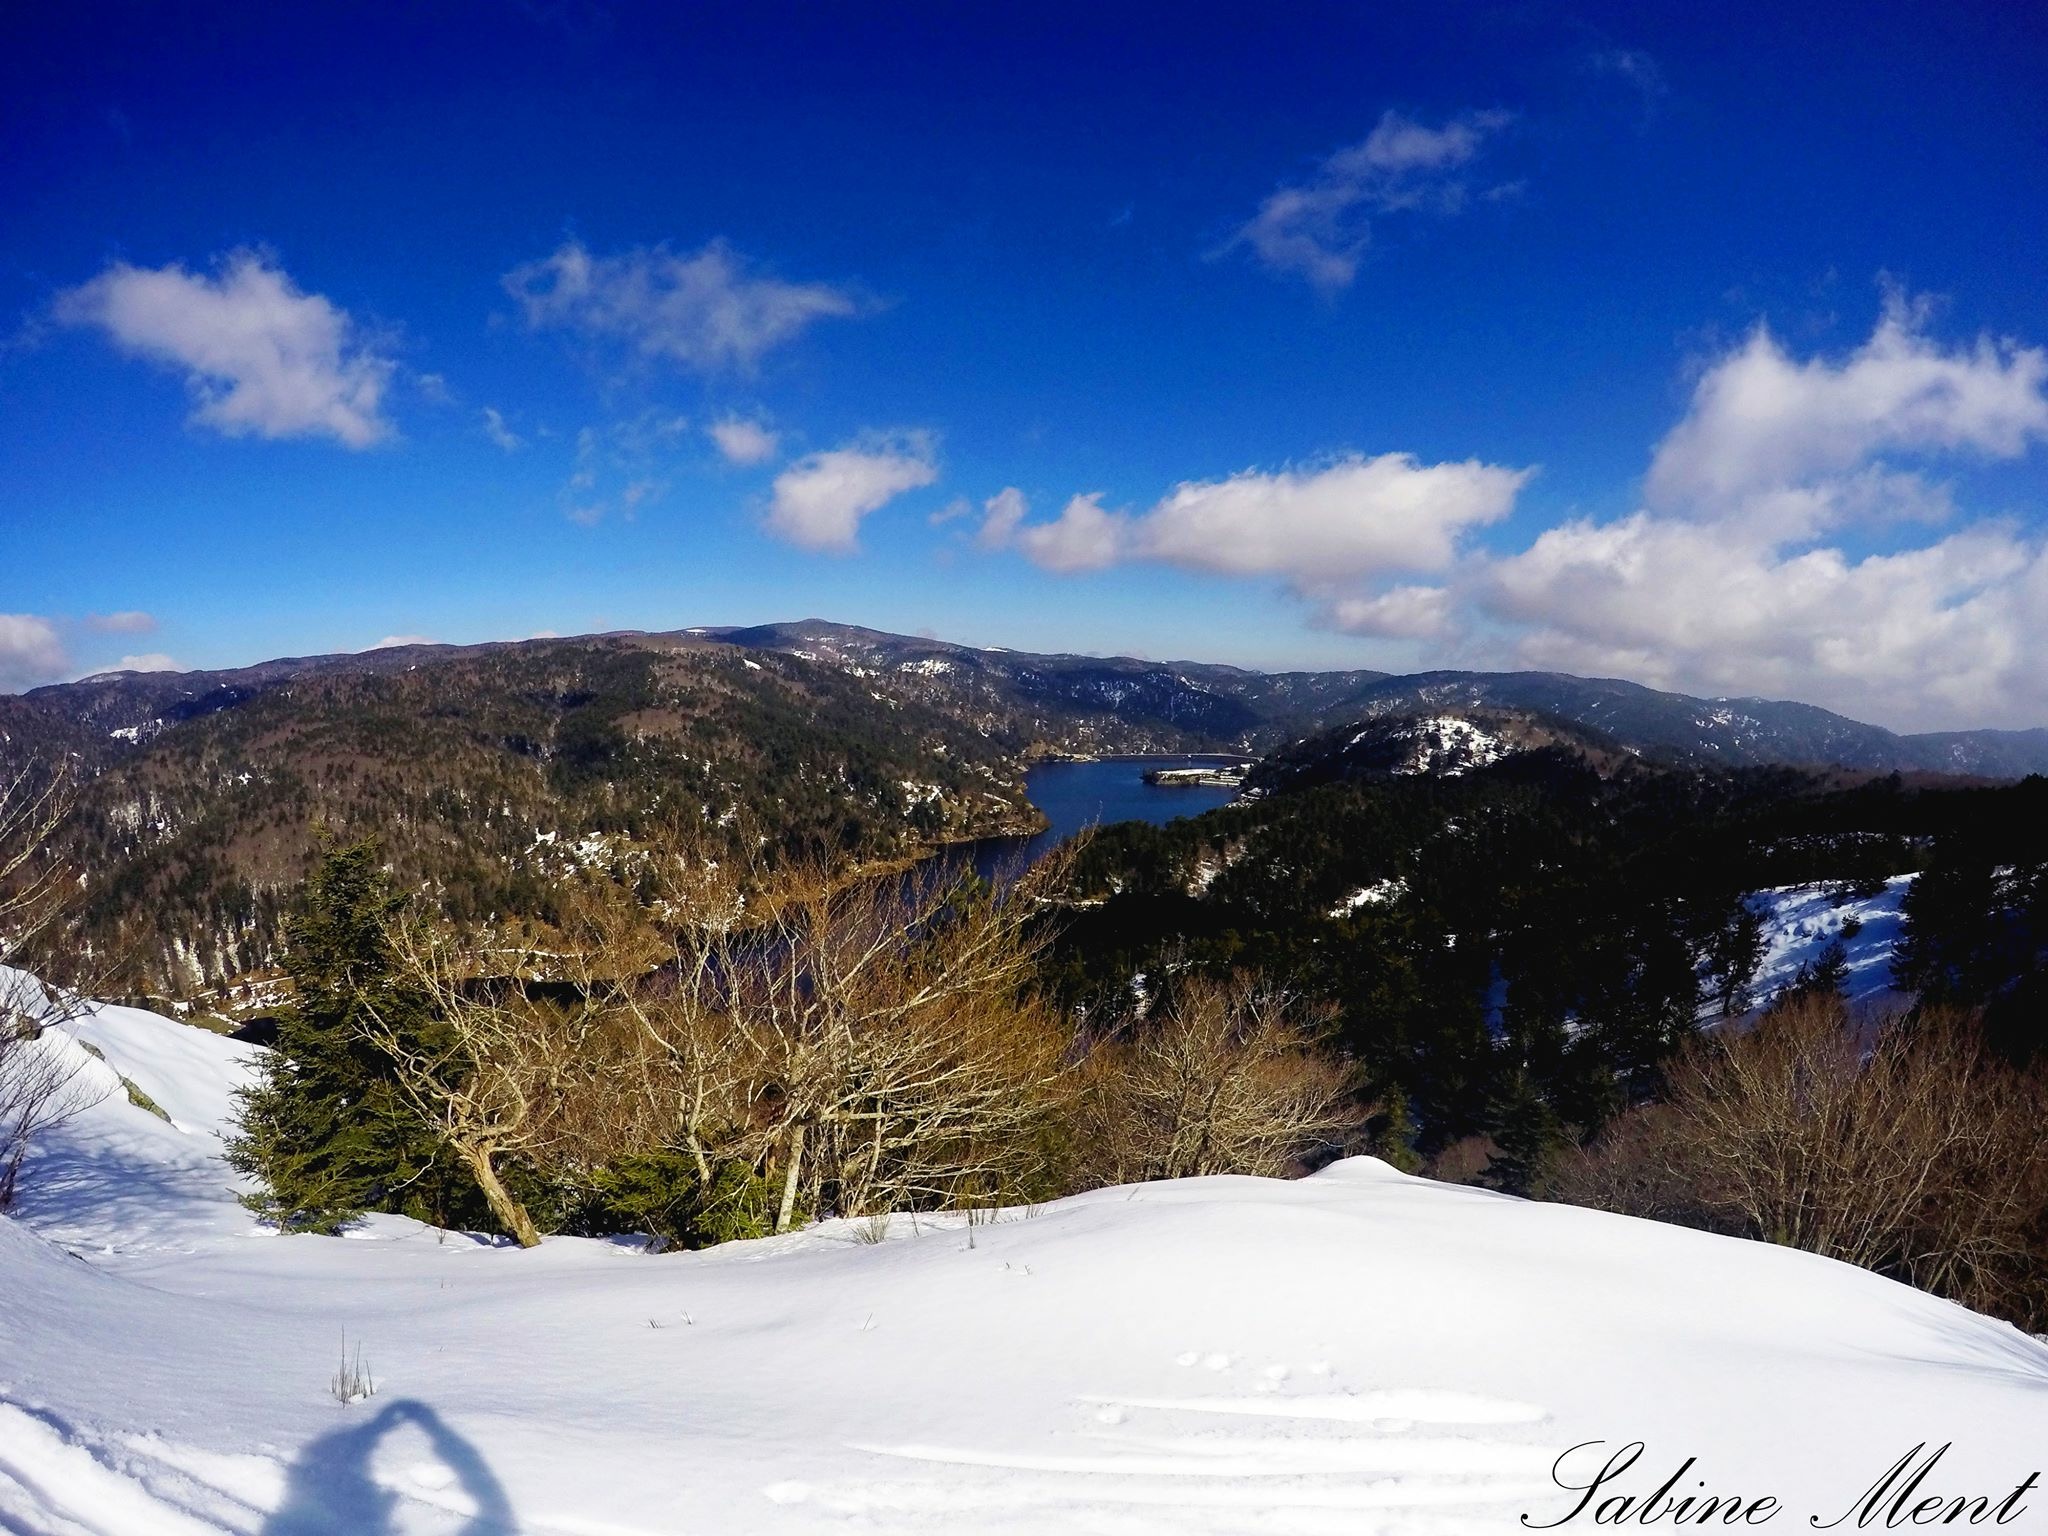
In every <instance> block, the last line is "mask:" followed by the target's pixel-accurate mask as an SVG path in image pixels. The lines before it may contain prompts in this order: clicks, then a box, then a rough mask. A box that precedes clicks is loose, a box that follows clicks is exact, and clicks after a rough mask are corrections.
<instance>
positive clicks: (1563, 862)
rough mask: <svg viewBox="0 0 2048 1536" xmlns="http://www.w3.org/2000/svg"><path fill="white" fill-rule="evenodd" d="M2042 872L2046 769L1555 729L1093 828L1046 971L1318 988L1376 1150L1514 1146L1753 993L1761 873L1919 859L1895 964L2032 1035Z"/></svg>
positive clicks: (1584, 1110) (1557, 1133) (1589, 1128)
mask: <svg viewBox="0 0 2048 1536" xmlns="http://www.w3.org/2000/svg"><path fill="white" fill-rule="evenodd" d="M2044 870H2048V779H2042V778H2038V777H2036V778H2031V779H2028V780H2026V781H2024V782H2023V783H2020V784H2017V785H2011V786H1999V787H1968V788H1946V787H1944V788H1934V787H1929V786H1927V785H1926V784H1924V783H1923V784H1913V783H1909V782H1907V781H1905V780H1902V779H1901V778H1900V777H1899V776H1897V775H1892V776H1887V777H1875V778H1865V779H1863V780H1862V781H1861V782H1845V778H1844V776H1843V775H1840V774H1820V773H1812V772H1803V771H1798V770H1793V769H1770V768H1756V769H1735V770H1704V771H1702V770H1694V769H1671V768H1658V769H1640V770H1635V771H1627V772H1621V773H1617V774H1612V775H1606V776H1603V775H1602V774H1601V773H1599V772H1596V771H1595V770H1594V769H1593V768H1592V767H1591V766H1589V765H1588V763H1587V761H1586V759H1585V758H1584V757H1583V756H1581V755H1580V754H1578V753H1576V752H1573V751H1570V750H1567V749H1562V748H1558V749H1550V750H1545V751H1539V752H1532V753H1526V754H1522V755H1518V756H1515V757H1511V758H1509V759H1508V760H1506V761H1505V762H1502V763H1500V764H1497V765H1495V766H1492V767H1489V768H1485V769H1481V770H1479V771H1475V772H1471V773H1467V774H1462V775H1459V776H1456V777H1439V776H1431V775H1415V776H1410V777H1384V776H1383V777H1378V778H1361V779H1354V780H1348V781H1343V782H1336V783H1325V784H1320V785H1317V786H1315V787H1312V788H1308V789H1303V790H1299V791H1287V792H1283V793H1279V794H1275V795H1273V796H1271V797H1269V798H1264V799H1258V800H1252V801H1250V802H1247V803H1240V804H1238V805H1234V806H1231V807H1228V808H1226V809H1224V810H1220V811H1216V812H1212V813H1210V814H1208V815H1206V816H1202V817H1199V818H1193V819H1188V820H1182V821H1176V822H1172V823H1169V824H1168V825H1166V826H1162V827H1154V826H1147V825H1144V824H1141V823H1125V824H1121V825H1118V826H1113V827H1108V828H1105V829H1103V830H1102V831H1101V832H1100V833H1099V834H1097V835H1096V836H1095V837H1094V838H1093V839H1092V841H1090V843H1089V844H1088V846H1087V848H1086V849H1085V851H1084V852H1083V854H1082V856H1081V858H1080V860H1079V863H1078V866H1077V868H1076V871H1075V876H1074V883H1075V896H1076V897H1077V899H1078V903H1079V905H1078V906H1077V908H1076V910H1075V911H1074V912H1073V913H1071V914H1070V916H1069V918H1068V920H1067V921H1066V923H1065V925H1064V927H1063V930H1062V936H1061V940H1060V943H1059V945H1058V948H1057V950H1056V954H1055V958H1054V960H1053V962H1052V965H1053V968H1054V985H1055V987H1056V989H1057V991H1058V993H1059V995H1060V996H1061V997H1062V998H1063V999H1064V1000H1065V1001H1066V1002H1067V1003H1068V1004H1069V1005H1070V1006H1072V1007H1075V1008H1080V1009H1085V1010H1091V1011H1093V1012H1094V1013H1095V1014H1096V1015H1097V1016H1098V1017H1099V1018H1101V1019H1102V1020H1103V1021H1104V1024H1105V1027H1113V1025H1114V1023H1115V1022H1116V1021H1118V1020H1120V1019H1123V1018H1128V1017H1131V1016H1133V1015H1136V1014H1139V1013H1142V1012H1143V1011H1144V1009H1145V1008H1146V1007H1147V1006H1149V1005H1150V1004H1151V1003H1152V1002H1153V1001H1154V1000H1155V999H1156V996H1157V994H1158V992H1159V991H1160V989H1162V988H1166V989H1170V988H1171V987H1172V986H1173V985H1174V984H1175V981H1176V978H1178V977H1181V976H1186V975H1203V974H1208V975H1220V974H1224V973H1227V972H1231V971H1237V970H1244V969H1251V970H1255V971H1257V972H1259V973H1260V974H1262V975H1266V976H1270V977H1272V978H1273V979H1275V980H1276V981H1279V982H1282V983H1284V984H1285V985H1287V986H1289V987H1292V988H1295V989H1298V990H1299V991H1301V992H1302V993H1304V994H1306V995H1308V996H1311V997H1315V998H1319V999H1324V1000H1327V1001H1328V1002H1329V1003H1330V1004H1332V1005H1333V1006H1334V1007H1335V1008H1336V1009H1337V1011H1338V1016H1339V1020H1340V1026H1339V1035H1340V1039H1341V1040H1342V1043H1343V1045H1344V1047H1345V1048H1346V1049H1348V1050H1349V1051H1351V1052H1352V1053H1354V1054H1355V1055H1356V1057H1357V1058H1358V1059H1359V1060H1360V1061H1361V1062H1362V1063H1363V1064H1364V1066H1365V1068H1366V1069H1367V1071H1368V1073H1369V1075H1370V1077H1371V1079H1372V1081H1373V1082H1374V1084H1375V1085H1376V1087H1377V1089H1378V1091H1379V1093H1380V1094H1381V1097H1382V1098H1383V1100H1384V1101H1385V1102H1386V1104H1387V1106H1388V1113H1387V1115H1386V1117H1385V1135H1386V1137H1387V1138H1388V1140H1387V1143H1386V1145H1385V1147H1383V1150H1390V1151H1393V1152H1395V1153H1396V1154H1397V1155H1402V1156H1405V1157H1410V1158H1413V1157H1421V1158H1431V1157H1435V1156H1438V1155H1440V1154H1442V1153H1443V1152H1444V1151H1445V1150H1446V1149H1447V1148H1449V1147H1451V1146H1452V1145H1453V1144H1455V1143H1457V1142H1459V1141H1460V1140H1461V1139H1464V1138H1471V1137H1484V1138H1487V1139H1489V1140H1491V1141H1492V1142H1493V1143H1495V1144H1496V1145H1501V1144H1507V1143H1515V1144H1522V1145H1530V1146H1533V1148H1534V1152H1533V1154H1531V1155H1532V1156H1533V1157H1534V1160H1535V1161H1538V1162H1540V1161H1541V1160H1542V1156H1543V1155H1544V1154H1545V1153H1546V1152H1549V1151H1554V1150H1556V1149H1558V1148H1561V1147H1563V1146H1565V1145H1567V1144H1569V1143H1572V1142H1575V1141H1579V1140H1583V1139H1585V1138H1587V1137H1590V1136H1591V1135H1593V1134H1594V1133H1595V1132H1597V1131H1598V1130H1599V1129H1600V1128H1601V1127H1602V1126H1603V1125H1604V1124H1606V1123H1607V1122H1608V1121H1609V1120H1611V1119H1612V1118H1613V1117H1614V1116H1615V1115H1616V1114H1617V1113H1619V1112H1620V1111H1621V1110H1622V1109H1623V1108H1624V1107H1626V1106H1627V1105H1629V1104H1631V1103H1639V1102H1642V1101H1644V1100H1646V1099H1649V1098H1651V1097H1653V1096H1654V1095H1656V1094H1657V1092H1658V1091H1659V1089H1660V1086H1661V1073H1662V1068H1663V1064H1664V1063H1665V1061H1666V1060H1667V1059H1668V1058H1669V1057H1670V1055H1671V1053H1672V1052H1673V1051H1674V1050H1675V1049H1677V1048H1678V1047H1679V1046H1680V1045H1681V1044H1682V1043H1683V1042H1685V1041H1686V1040H1687V1039H1689V1038H1691V1037H1693V1036H1694V1035H1695V1034H1696V1033H1697V1032H1698V1031H1699V1030H1700V1029H1701V1028H1703V1027H1710V1026H1712V1025H1714V1024H1716V1023H1717V1022H1719V1021H1720V1020H1722V1019H1725V1018H1729V1017H1732V1016H1737V1015H1741V1014H1744V1013H1745V1012H1747V1011H1748V1010H1750V1009H1751V1008H1752V1007H1753V1006H1755V1005H1756V1004H1758V1003H1760V1002H1762V1001H1764V999H1761V998H1759V997H1757V996H1755V995H1754V993H1753V985H1752V983H1753V979H1754V976H1755V972H1756V968H1757V964H1758V960H1759V958H1760V954H1759V934H1758V932H1757V921H1756V917H1755V914H1754V913H1753V912H1752V911H1751V910H1750V908H1749V907H1748V906H1746V905H1745V904H1744V901H1743V897H1744V895H1745V893H1748V892H1754V891H1758V890H1761V889H1763V888H1766V887H1771V886H1782V885H1792V884H1802V883H1819V882H1828V883H1833V884H1835V885H1836V886H1837V887H1838V888H1839V889H1840V891H1841V892H1842V893H1843V894H1844V895H1845V896H1849V895H1854V894H1858V893H1868V892H1871V891H1873V890H1875V889H1876V888H1877V887H1878V886H1879V885H1880V884H1881V882H1883V881H1884V880H1885V879H1886V878H1887V877H1889V876H1893V875H1897V874H1903V873H1906V872H1910V871H1924V874H1923V877H1922V879H1921V880H1920V881H1919V882H1918V884H1917V885H1916V887H1915V888H1914V889H1913V890H1912V892H1911V894H1910V895H1909V898H1908V901H1907V905H1906V917H1907V932H1906V940H1905V942H1904V944H1903V945H1902V946H1901V950H1900V954H1899V959H1898V984H1899V986H1900V987H1901V989H1902V990H1908V991H1915V992H1921V993H1923V994H1925V995H1926V996H1927V997H1928V998H1929V999H1930V1000H1935V1001H1940V1002H1943V1003H1951V1004H1958V1005H1962V1006H1966V1007H1973V1008H1975V1007H1981V1008H1983V1009H1985V1010H1986V1027H1987V1029H1988V1030H1989V1032H1990V1034H1991V1036H1992V1038H1994V1039H1995V1040H1996V1041H1997V1042H1998V1044H1999V1046H2000V1048H2001V1049H2002V1050H2003V1051H2005V1052H2007V1053H2008V1054H2009V1055H2010V1056H2011V1057H2012V1058H2014V1059H2016V1060H2025V1059H2031V1058H2033V1057H2034V1056H2036V1055H2038V1054H2039V1053H2040V1052H2041V1050H2042V1049H2043V1046H2044V1044H2048V1034H2044V1031H2043V1025H2042V1022H2041V1020H2042V1011H2041V1006H2040V1005H2041V1002H2042V1000H2043V997H2042V990H2041V989H2042V971H2043V968H2042V954H2043V950H2044V947H2048V875H2044ZM1822 969H1825V968H1822ZM1133 978H1142V980H1141V981H1139V982H1138V983H1137V984H1134V981H1133ZM1829 981H1830V977H1829V976H1827V975H1825V974H1822V975H1816V976H1814V977H1812V978H1809V984H1811V985H1815V986H1825V985H1827V984H1828V983H1829ZM1507 1182H1509V1183H1511V1184H1522V1185H1526V1184H1527V1183H1528V1179H1527V1177H1526V1172H1524V1173H1523V1174H1515V1175H1513V1176H1512V1177H1508V1178H1507Z"/></svg>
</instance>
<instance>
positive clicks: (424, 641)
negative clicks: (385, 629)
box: [370, 635, 438, 651]
mask: <svg viewBox="0 0 2048 1536" xmlns="http://www.w3.org/2000/svg"><path fill="white" fill-rule="evenodd" d="M437 643H438V642H437V641H434V640H431V639H429V638H428V637H427V636H425V635H386V636H385V637H384V638H383V639H382V640H379V641H378V642H377V643H376V644H375V645H373V646H371V647H370V649H371V650H373V651H389V650H395V649H397V648H398V647H399V646H402V645H434V644H437Z"/></svg>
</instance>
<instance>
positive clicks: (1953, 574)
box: [1482, 513, 2048, 728]
mask: <svg viewBox="0 0 2048 1536" xmlns="http://www.w3.org/2000/svg"><path fill="white" fill-rule="evenodd" d="M1482 600H1483V601H1484V602H1485V603H1486V605H1487V606H1488V607H1489V608H1490V609H1491V610H1492V611H1493V612H1494V613H1495V614H1496V615H1497V616H1499V617H1501V618H1504V619H1507V620H1510V621H1512V622H1514V623H1516V624H1518V625H1520V626H1521V633H1520V637H1519V639H1518V641H1517V647H1516V648H1517V652H1518V654H1519V656H1520V658H1521V659H1522V660H1523V661H1525V662H1526V663H1528V664H1529V665H1532V666H1539V667H1551V668H1559V669H1563V670H1568V671H1577V672H1598V673H1618V674H1620V675H1622V676H1625V677H1629V678H1631V679H1634V680H1636V681H1639V682H1645V683H1649V684H1652V685H1654V686H1662V687H1672V688H1680V689H1684V690H1687V691H1691V692H1701V693H1708V694H1723V693H1732V694H1744V695H1764V696H1769V697H1777V698H1796V699H1801V700H1805V701H1808V702H1812V703H1817V704H1822V705H1826V706H1827V707H1829V708H1832V709H1837V710H1840V711H1843V712H1845V713H1847V714H1850V715H1854V716H1858V717H1859V718H1864V719H1875V720H1877V721H1879V722H1880V723H1883V724H1887V725H1895V726H1903V727H1923V728H1933V727H1935V726H1939V725H1950V726H1960V725H2038V724H2041V723H2042V722H2043V721H2044V720H2048V665H2044V662H2048V657H2044V656H2043V655H2042V654H2041V650H2042V642H2043V635H2042V632H2041V623H2040V616H2041V615H2042V614H2043V613H2048V554H2044V551H2043V548H2042V545H2041V544H2040V542H2039V541H2038V540H2035V541H2029V540H2026V539H2023V538H2020V537H2018V536H2016V535H2014V534H2013V533H2011V532H2010V531H2008V530H2005V529H2003V528H1999V527H1980V528H1973V529H1968V530H1965V531H1962V532H1959V533H1956V534H1952V535H1950V536H1949V537H1947V538H1944V539H1941V540H1939V541H1937V542H1935V543H1933V544H1930V545H1928V546H1925V547H1923V548H1919V549H1909V550H1904V551H1901V552H1899V553H1896V554H1877V555H1868V556H1864V557H1862V558H1860V559H1858V558H1855V557H1852V556H1850V555H1848V554H1846V553H1845V552H1844V551H1843V550H1841V549H1839V548H1831V547H1820V548H1811V549H1788V548H1784V547H1780V546H1776V545H1773V544H1772V543H1770V542H1769V541H1768V540H1731V539H1730V538H1729V537H1727V535H1726V532H1725V530H1717V529H1714V528H1711V527H1707V526H1703V525H1700V524H1697V523H1690V522H1685V521H1682V520H1679V519H1674V518H1659V517H1655V516H1652V515H1650V514H1647V513H1637V514H1636V515H1635V516H1633V517H1629V518H1625V519H1622V520H1621V521H1619V522H1613V523H1605V524H1594V523H1568V524H1566V525H1564V526H1563V527H1560V528H1554V529H1551V530H1550V531H1549V532H1547V533H1545V534H1544V535H1543V536H1542V537H1540V538H1539V539H1538V540H1537V541H1536V542H1535V544H1534V545H1533V546H1531V547H1530V548H1529V549H1528V550H1527V551H1525V552H1524V553H1522V554H1520V555H1517V556H1515V557H1513V558H1511V559H1509V560H1506V561H1502V562H1500V563H1499V564H1498V565H1496V566H1494V567H1493V568H1492V569H1491V570H1490V571H1488V572H1487V573H1486V575H1485V577H1484V578H1483V599H1482Z"/></svg>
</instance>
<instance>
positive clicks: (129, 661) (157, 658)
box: [101, 651, 185, 672]
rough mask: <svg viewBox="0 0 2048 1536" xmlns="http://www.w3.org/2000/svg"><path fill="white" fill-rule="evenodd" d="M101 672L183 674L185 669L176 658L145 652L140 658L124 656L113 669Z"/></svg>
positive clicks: (155, 652) (106, 668)
mask: <svg viewBox="0 0 2048 1536" xmlns="http://www.w3.org/2000/svg"><path fill="white" fill-rule="evenodd" d="M101 670H102V671H105V672H182V671H184V670H185V669H184V668H183V667H182V666H180V665H179V664H178V662H177V660H176V659H175V658H174V657H170V656H166V655H165V654H164V653H163V652H162V651H145V652H144V653H143V654H142V655H140V656H123V657H122V658H121V659H120V660H119V661H117V662H115V663H114V664H113V665H112V666H111V667H103V668H101Z"/></svg>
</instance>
